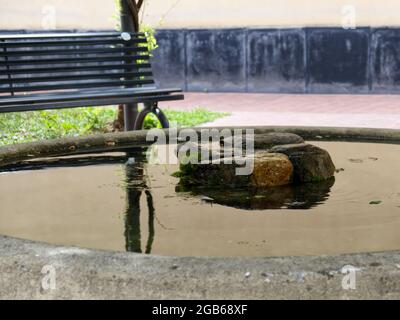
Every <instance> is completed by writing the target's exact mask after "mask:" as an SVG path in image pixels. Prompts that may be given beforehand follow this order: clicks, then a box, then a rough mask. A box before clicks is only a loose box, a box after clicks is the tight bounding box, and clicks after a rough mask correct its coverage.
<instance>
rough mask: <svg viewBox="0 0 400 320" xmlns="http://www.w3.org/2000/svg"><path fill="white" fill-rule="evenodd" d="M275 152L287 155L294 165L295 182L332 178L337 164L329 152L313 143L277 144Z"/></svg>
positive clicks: (273, 150) (272, 150)
mask: <svg viewBox="0 0 400 320" xmlns="http://www.w3.org/2000/svg"><path fill="white" fill-rule="evenodd" d="M270 151H271V152H273V153H277V152H278V153H283V154H285V155H287V156H288V157H289V159H290V161H291V162H292V163H293V166H294V176H293V180H294V182H317V181H324V180H328V179H330V178H332V177H333V176H334V174H335V165H334V164H333V161H332V158H331V156H330V155H329V153H328V152H327V151H326V150H324V149H321V148H319V147H316V146H314V145H311V144H307V143H302V144H289V145H281V146H275V147H273V148H272V149H271V150H270Z"/></svg>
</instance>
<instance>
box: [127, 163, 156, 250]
mask: <svg viewBox="0 0 400 320" xmlns="http://www.w3.org/2000/svg"><path fill="white" fill-rule="evenodd" d="M125 173H126V212H125V247H126V251H128V252H135V253H143V250H142V239H141V238H142V234H141V229H140V214H141V210H140V199H141V196H142V194H143V193H144V194H145V196H146V203H147V208H148V232H149V234H148V238H147V243H146V247H145V252H144V253H145V254H151V250H152V245H153V242H154V235H155V228H154V219H155V208H154V202H153V196H152V194H151V192H150V190H149V189H148V188H147V185H146V182H145V177H144V169H143V164H137V163H135V162H134V161H133V160H128V162H127V163H126V165H125Z"/></svg>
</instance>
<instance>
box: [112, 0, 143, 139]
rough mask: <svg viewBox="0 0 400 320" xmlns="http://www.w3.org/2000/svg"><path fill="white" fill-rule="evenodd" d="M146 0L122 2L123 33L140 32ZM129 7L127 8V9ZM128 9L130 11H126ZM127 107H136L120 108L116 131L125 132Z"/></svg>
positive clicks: (114, 125)
mask: <svg viewBox="0 0 400 320" xmlns="http://www.w3.org/2000/svg"><path fill="white" fill-rule="evenodd" d="M143 2H144V0H137V1H136V0H120V3H121V28H122V31H129V30H130V31H133V32H138V31H139V30H140V25H139V12H140V9H141V8H142V6H143ZM126 6H127V8H126ZM126 9H128V10H126ZM127 13H128V14H130V18H128V19H127V18H126V16H125V15H126V14H127ZM126 107H134V106H132V105H131V106H125V105H123V104H121V105H119V106H118V116H117V119H116V120H115V121H114V123H113V130H114V131H123V130H124V128H126V126H125V116H124V115H125V112H124V108H126Z"/></svg>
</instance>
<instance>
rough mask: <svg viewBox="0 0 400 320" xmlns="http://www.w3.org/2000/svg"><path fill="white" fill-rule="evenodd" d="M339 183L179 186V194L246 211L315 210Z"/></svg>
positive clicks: (331, 181)
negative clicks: (263, 185)
mask: <svg viewBox="0 0 400 320" xmlns="http://www.w3.org/2000/svg"><path fill="white" fill-rule="evenodd" d="M334 183H335V179H334V178H332V179H330V180H327V181H323V182H318V183H306V184H302V185H291V186H283V187H275V188H261V189H251V188H242V189H227V188H202V187H190V188H188V187H183V186H178V187H177V188H176V191H177V192H178V193H182V192H183V193H189V194H190V195H191V196H196V197H199V196H200V197H202V198H203V199H205V201H206V202H209V203H216V204H220V205H223V206H228V207H233V208H237V209H243V210H267V209H303V210H304V209H311V208H313V207H315V206H317V205H319V204H322V203H324V202H325V201H326V200H327V199H328V197H329V194H330V192H331V188H332V186H333V185H334Z"/></svg>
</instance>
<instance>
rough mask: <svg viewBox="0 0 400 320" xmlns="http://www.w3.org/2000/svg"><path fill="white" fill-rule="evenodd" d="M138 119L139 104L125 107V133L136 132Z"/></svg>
mask: <svg viewBox="0 0 400 320" xmlns="http://www.w3.org/2000/svg"><path fill="white" fill-rule="evenodd" d="M137 117H138V105H137V103H130V104H126V105H124V129H125V131H133V130H135V122H136V119H137Z"/></svg>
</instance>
